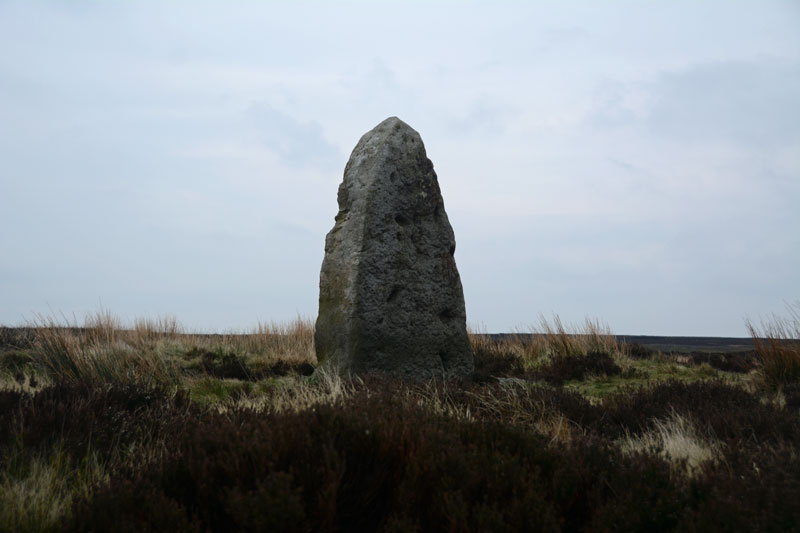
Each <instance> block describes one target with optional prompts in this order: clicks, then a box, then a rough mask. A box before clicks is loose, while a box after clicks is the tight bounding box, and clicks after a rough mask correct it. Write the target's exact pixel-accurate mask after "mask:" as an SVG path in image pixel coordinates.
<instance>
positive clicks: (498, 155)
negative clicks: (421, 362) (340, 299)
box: [0, 1, 800, 335]
mask: <svg viewBox="0 0 800 533" xmlns="http://www.w3.org/2000/svg"><path fill="white" fill-rule="evenodd" d="M798 22H800V9H798V7H797V6H796V4H794V3H791V2H780V1H775V2H771V1H770V2H759V3H745V2H742V3H731V2H727V1H726V2H715V1H709V2H702V3H697V2H689V1H676V2H663V3H648V4H647V5H645V4H642V3H640V2H627V1H617V2H613V3H612V4H607V3H582V2H560V3H553V2H547V3H545V2H542V3H526V4H522V3H516V2H499V3H492V4H488V3H482V2H458V3H451V2H443V3H438V2H437V3H431V2H426V3H424V4H423V3H407V2H402V3H400V2H366V1H365V2H337V3H322V2H294V3H288V2H283V3H277V2H270V3H267V2H236V3H223V2H213V1H211V2H202V3H197V2H168V3H164V2H155V1H152V2H149V1H144V2H136V3H133V2H129V3H119V2H118V3H109V2H92V3H88V2H82V3H77V2H76V3H72V2H62V3H57V4H56V3H30V2H0V160H2V161H3V165H2V166H0V190H2V195H0V228H1V229H0V250H2V253H0V322H4V323H8V322H17V321H18V319H19V317H20V316H21V315H26V316H30V313H31V312H34V311H43V310H44V311H46V310H47V306H48V305H50V306H51V307H53V308H54V309H55V310H62V311H65V312H67V313H71V312H72V311H76V312H77V313H78V314H79V315H80V314H81V313H82V312H84V311H90V310H92V309H94V308H96V307H97V305H98V302H102V303H103V305H105V306H106V307H108V308H110V309H112V310H115V311H118V312H120V313H122V314H124V315H126V316H133V315H137V314H153V313H175V314H177V315H178V316H179V318H181V319H183V320H185V321H186V322H188V323H189V325H190V326H191V325H197V326H202V327H207V328H211V329H222V328H226V327H243V326H246V325H248V324H250V323H252V321H254V320H256V319H258V318H261V319H265V320H269V319H273V318H274V319H284V318H291V317H293V316H294V315H295V313H296V312H298V311H299V312H301V313H304V314H307V315H313V314H314V313H315V312H316V297H317V293H316V291H317V286H318V273H319V266H320V262H321V260H322V246H323V243H324V236H325V233H326V232H327V231H328V230H329V229H330V227H331V226H332V224H333V217H334V215H335V213H336V209H337V206H336V188H337V186H338V184H339V181H340V180H341V176H342V169H343V167H344V164H345V161H346V157H347V155H348V154H349V152H350V150H351V149H352V147H353V146H354V144H355V143H356V141H357V140H358V138H359V137H360V135H362V134H363V133H364V132H365V131H367V130H368V129H369V128H371V127H372V126H374V125H375V124H377V123H378V122H380V121H381V120H382V119H384V118H386V117H387V116H390V115H397V116H400V117H401V118H402V119H404V120H406V121H407V122H409V123H410V124H411V125H412V126H413V127H414V128H416V129H417V130H418V131H419V132H420V133H421V135H422V137H423V139H424V140H425V142H426V147H427V149H428V154H429V156H430V157H431V158H432V160H433V162H434V164H435V166H436V171H437V173H438V175H439V179H440V184H441V187H442V190H443V193H444V197H445V204H446V206H447V209H448V214H449V216H450V220H451V222H452V223H453V225H454V228H455V232H456V236H457V238H458V249H457V260H458V264H459V268H460V270H461V273H462V277H463V279H464V287H465V294H466V296H467V310H468V313H469V319H470V321H473V322H477V323H484V324H486V325H487V327H489V329H491V330H493V331H502V330H508V329H509V328H511V327H513V326H514V325H517V324H526V323H531V322H535V321H536V316H537V315H538V313H540V312H545V313H549V312H551V311H554V312H558V313H560V314H561V315H562V317H563V318H564V319H565V320H567V321H573V322H576V321H580V320H581V319H582V318H583V317H584V316H585V315H592V316H597V317H599V318H601V319H603V320H606V321H608V322H609V323H610V325H611V326H612V327H614V328H616V329H618V330H619V331H621V332H625V333H655V334H670V333H672V334H725V335H728V334H744V333H745V331H744V328H743V322H742V320H741V319H742V316H744V315H746V314H752V315H758V314H766V313H768V312H770V311H772V310H775V309H776V308H780V306H781V302H782V300H784V299H796V298H797V294H798V293H800V286H799V285H798V283H800V279H798V277H797V276H796V266H797V265H798V264H800V245H799V244H798V237H797V236H796V235H797V232H796V231H794V228H796V227H800V213H799V212H798V210H797V208H796V206H797V204H798V203H800V180H798V179H797V176H800V154H799V153H798V124H800V120H798V105H799V104H800V97H798V96H797V95H798V94H800V90H798V65H800V32H797V27H798V26H797V24H798ZM9 228H10V229H9Z"/></svg>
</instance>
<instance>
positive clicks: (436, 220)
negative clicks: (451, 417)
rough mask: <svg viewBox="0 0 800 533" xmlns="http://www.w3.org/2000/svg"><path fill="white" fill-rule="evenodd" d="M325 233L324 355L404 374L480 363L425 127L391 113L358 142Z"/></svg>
mask: <svg viewBox="0 0 800 533" xmlns="http://www.w3.org/2000/svg"><path fill="white" fill-rule="evenodd" d="M338 200H339V213H338V214H337V215H336V223H335V225H334V226H333V229H332V230H331V231H330V232H329V233H328V235H327V237H326V238H325V258H324V260H323V262H322V270H321V272H320V282H319V316H318V317H317V324H316V333H315V337H314V341H315V345H316V351H317V359H318V360H319V362H320V363H321V364H323V365H333V366H335V367H336V368H337V369H338V370H339V371H341V372H345V373H365V372H383V373H388V374H391V375H395V376H399V377H402V378H404V379H427V378H433V377H457V376H465V375H467V374H470V373H471V372H472V370H473V367H474V365H473V359H472V352H471V350H470V345H469V339H468V337H467V331H466V311H465V308H464V293H463V290H462V288H461V278H460V277H459V275H458V270H457V268H456V262H455V258H454V257H453V254H454V253H455V249H456V243H455V237H454V235H453V229H452V227H451V226H450V222H449V220H448V219H447V214H446V213H445V211H444V202H443V201H442V195H441V192H440V190H439V182H438V180H437V178H436V173H435V172H434V171H433V163H431V161H430V159H428V157H427V155H426V153H425V146H424V145H423V144H422V139H421V138H420V136H419V134H418V133H417V132H416V131H414V130H413V129H412V128H411V127H410V126H409V125H408V124H406V123H405V122H403V121H401V120H400V119H398V118H397V117H391V118H388V119H386V120H384V121H383V122H381V123H380V124H378V125H377V126H376V127H375V128H374V129H372V130H371V131H369V132H368V133H366V134H365V135H364V136H363V137H361V140H359V141H358V144H357V145H356V147H355V149H353V153H352V154H351V155H350V160H349V161H348V162H347V165H346V166H345V169H344V180H343V181H342V183H341V185H340V186H339V194H338Z"/></svg>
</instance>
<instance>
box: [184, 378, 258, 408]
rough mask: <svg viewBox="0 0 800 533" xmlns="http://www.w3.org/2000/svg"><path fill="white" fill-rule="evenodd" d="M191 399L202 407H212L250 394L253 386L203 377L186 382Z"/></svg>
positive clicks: (244, 382)
mask: <svg viewBox="0 0 800 533" xmlns="http://www.w3.org/2000/svg"><path fill="white" fill-rule="evenodd" d="M185 384H186V388H187V390H188V391H189V397H190V398H191V399H192V401H195V402H197V403H199V404H202V405H212V404H215V403H220V402H224V401H226V400H230V399H232V398H235V397H236V396H240V395H246V394H249V393H250V392H251V391H252V390H253V385H252V383H250V382H247V381H240V380H238V379H218V378H212V377H203V378H199V379H194V380H187V381H186V382H185Z"/></svg>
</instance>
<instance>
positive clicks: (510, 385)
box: [0, 312, 800, 531]
mask: <svg viewBox="0 0 800 533" xmlns="http://www.w3.org/2000/svg"><path fill="white" fill-rule="evenodd" d="M794 318H795V319H796V318H797V317H796V315H795V316H794ZM775 323H776V322H775V321H773V322H770V323H768V324H763V325H762V327H761V328H759V329H757V328H753V329H752V331H753V334H754V337H756V339H757V342H756V347H757V350H758V351H757V353H754V354H751V355H752V356H751V357H749V356H748V357H743V356H742V355H741V354H717V355H719V357H717V356H714V357H706V356H707V355H708V354H706V355H705V356H704V357H691V356H687V355H686V354H672V353H660V352H652V351H649V350H647V349H646V348H644V347H641V346H635V345H625V344H620V343H618V342H617V339H616V337H614V336H613V335H611V334H610V332H608V331H607V328H604V327H602V326H601V325H599V324H598V323H596V322H591V321H590V322H587V323H586V324H585V325H584V326H582V327H581V328H578V329H577V330H575V329H574V328H565V327H564V326H563V325H562V324H561V322H560V321H559V320H558V319H557V318H555V319H554V320H552V321H551V322H547V321H545V320H542V321H541V324H540V326H539V327H537V328H536V333H537V334H536V335H527V334H526V335H522V334H520V335H517V336H509V337H504V338H502V339H497V338H493V337H491V336H488V335H482V334H478V333H473V334H471V341H472V345H473V350H474V353H475V358H476V373H475V376H474V378H473V379H472V380H469V381H460V382H456V381H451V382H439V381H433V382H428V383H403V382H399V381H397V380H393V379H389V378H386V377H381V376H367V377H363V378H347V377H342V376H336V375H330V374H325V373H322V372H317V373H313V369H314V367H315V365H316V360H315V358H314V354H313V327H312V324H311V323H310V321H307V320H302V319H298V320H297V321H295V322H294V323H292V324H288V325H276V324H271V325H261V326H259V327H258V328H256V329H255V330H254V331H251V332H246V333H239V334H227V335H194V334H187V333H185V332H183V331H182V329H181V328H180V326H179V324H178V323H177V321H175V320H174V319H158V320H153V321H137V322H136V323H135V324H134V325H133V327H129V328H124V327H123V325H122V324H121V323H120V321H119V320H117V319H116V318H114V317H113V316H112V315H110V314H109V313H107V312H101V313H98V314H97V315H95V316H93V317H90V318H89V319H88V320H87V321H86V323H85V324H83V325H81V326H80V327H78V325H77V324H74V323H72V324H69V323H64V322H63V321H62V322H61V323H58V322H56V321H55V320H52V319H41V318H40V319H39V320H38V322H37V323H36V324H32V325H31V327H29V328H13V329H12V328H4V329H0V379H2V387H0V530H2V531H5V530H13V531H38V530H58V531H60V530H67V531H106V530H113V531H142V530H156V531H159V530H163V531H184V530H185V531H193V530H197V531H206V530H212V531H263V530H277V531H281V530H283V531H338V530H355V531H373V530H381V531H428V530H450V531H501V530H533V531H564V530H566V531H577V530H648V531H659V530H681V531H683V530H688V531H707V530H781V531H783V530H792V529H797V528H798V527H800V526H799V524H800V508H798V506H797V504H796V502H798V501H800V453H799V452H800V444H798V443H800V386H799V385H798V379H797V374H795V373H793V370H792V369H793V368H794V367H793V366H792V365H794V364H795V363H796V362H797V360H798V359H800V349H798V336H797V335H796V333H797V330H794V334H793V333H792V330H791V329H787V328H790V326H794V327H796V325H797V324H796V323H792V322H791V319H789V320H788V321H784V322H780V324H781V326H782V327H783V329H781V330H780V331H779V333H780V335H776V332H778V330H774V329H769V327H770V324H771V325H773V326H774V324H775ZM568 329H569V331H568ZM792 334H793V335H794V336H791V335H792ZM776 346H777V347H778V348H775V347H776ZM775 350H780V354H779V356H778V355H776V354H775V353H774V352H775ZM770 358H772V359H770ZM775 360H777V361H778V362H775ZM731 361H733V362H731ZM737 361H738V362H737ZM781 361H783V362H784V363H783V364H784V366H785V368H783V370H780V369H778V370H775V368H773V367H778V366H779V365H780V364H781ZM774 376H780V379H777V378H775V377H774Z"/></svg>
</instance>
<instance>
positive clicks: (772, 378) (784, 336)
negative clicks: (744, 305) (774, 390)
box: [746, 301, 800, 387]
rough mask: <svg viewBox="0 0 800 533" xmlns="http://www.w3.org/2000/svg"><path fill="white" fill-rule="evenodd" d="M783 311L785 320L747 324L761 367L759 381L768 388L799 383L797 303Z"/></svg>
mask: <svg viewBox="0 0 800 533" xmlns="http://www.w3.org/2000/svg"><path fill="white" fill-rule="evenodd" d="M786 308H787V311H788V316H787V317H781V316H778V315H773V316H772V318H771V319H770V320H767V321H762V322H761V325H760V326H756V325H754V324H753V323H752V322H751V321H750V320H747V321H746V324H747V329H748V330H749V331H750V335H752V337H753V341H754V343H755V346H756V353H757V354H758V357H759V360H760V363H761V368H760V374H761V378H762V380H763V382H764V384H765V385H767V386H768V387H781V386H784V385H789V384H792V383H798V382H800V301H798V302H795V303H794V304H787V305H786Z"/></svg>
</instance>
